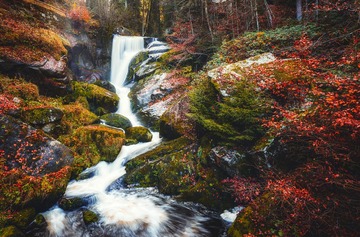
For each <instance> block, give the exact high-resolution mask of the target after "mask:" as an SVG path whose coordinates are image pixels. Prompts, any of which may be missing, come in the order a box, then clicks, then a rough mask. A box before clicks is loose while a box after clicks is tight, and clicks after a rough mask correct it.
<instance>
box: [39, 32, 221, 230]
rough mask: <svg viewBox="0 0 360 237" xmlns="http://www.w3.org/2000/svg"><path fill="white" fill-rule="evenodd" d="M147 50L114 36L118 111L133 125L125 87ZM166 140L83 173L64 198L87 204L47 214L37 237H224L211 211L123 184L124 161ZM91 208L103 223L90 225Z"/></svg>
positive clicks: (127, 150) (126, 149) (135, 40)
mask: <svg viewBox="0 0 360 237" xmlns="http://www.w3.org/2000/svg"><path fill="white" fill-rule="evenodd" d="M143 49H144V41H143V38H141V37H123V36H115V37H114V40H113V52H112V63H111V65H112V71H111V82H112V83H113V84H114V86H115V87H116V90H117V93H118V94H119V96H120V106H119V111H118V113H120V114H122V115H124V116H126V117H128V118H129V119H130V120H131V122H132V123H133V125H139V124H140V123H139V121H138V120H137V119H136V117H135V115H134V114H133V113H132V112H131V109H130V101H129V98H128V97H127V94H128V92H129V90H130V88H129V87H124V86H122V84H123V83H124V80H125V78H126V74H127V71H128V66H129V63H130V61H131V59H132V58H133V57H134V56H135V55H136V54H137V53H138V52H140V51H141V50H143ZM160 142H161V139H160V138H159V134H158V133H153V139H152V141H151V142H148V143H139V144H136V145H130V146H123V148H122V150H121V152H120V154H119V155H118V157H117V159H116V160H115V161H114V162H113V163H106V162H100V163H99V164H98V165H96V166H94V167H91V168H89V169H87V170H85V171H84V172H86V173H89V174H90V173H91V174H93V176H92V177H91V178H88V179H85V180H80V181H72V182H70V183H69V185H68V187H67V190H66V193H65V197H67V198H80V199H82V201H83V202H84V203H86V204H87V205H84V206H82V207H81V208H79V209H77V210H74V211H64V210H62V209H61V208H59V207H58V206H55V207H54V208H52V210H50V211H48V212H45V213H43V215H44V217H45V218H46V221H47V224H48V226H47V229H46V230H45V231H44V232H43V233H41V234H42V235H37V236H50V237H60V236H89V237H91V236H109V237H112V236H114V237H121V236H123V237H166V236H168V237H173V236H174V237H175V236H178V237H185V236H189V237H190V236H194V237H195V236H219V233H221V224H220V223H219V222H218V220H217V219H216V218H212V217H209V216H210V215H209V213H210V212H208V211H206V210H205V209H204V208H201V207H199V206H197V205H195V204H189V203H188V204H180V203H177V202H175V201H174V200H172V199H171V198H169V197H166V196H163V195H160V194H158V193H157V191H156V189H154V188H127V187H124V185H123V184H122V177H123V176H124V175H125V173H126V172H125V163H126V161H128V160H129V159H132V158H134V157H136V156H137V155H139V154H141V153H144V152H146V151H148V150H150V149H152V148H154V147H155V146H157V145H158V144H159V143H160ZM84 210H90V211H92V212H94V213H96V214H97V215H98V216H99V220H98V221H96V222H94V223H91V224H85V222H84V220H83V211H84Z"/></svg>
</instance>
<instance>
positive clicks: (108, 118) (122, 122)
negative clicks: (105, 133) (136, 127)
mask: <svg viewBox="0 0 360 237" xmlns="http://www.w3.org/2000/svg"><path fill="white" fill-rule="evenodd" d="M100 119H101V120H102V121H103V122H104V123H105V124H106V125H109V126H113V127H117V128H122V129H124V130H125V129H127V128H130V127H132V124H131V121H130V120H129V119H128V118H127V117H125V116H123V115H121V114H104V115H103V116H101V117H100Z"/></svg>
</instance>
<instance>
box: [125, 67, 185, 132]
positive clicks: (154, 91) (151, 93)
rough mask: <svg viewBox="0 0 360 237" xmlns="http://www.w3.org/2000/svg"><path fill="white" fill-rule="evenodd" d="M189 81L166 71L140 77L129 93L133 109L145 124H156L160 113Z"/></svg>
mask: <svg viewBox="0 0 360 237" xmlns="http://www.w3.org/2000/svg"><path fill="white" fill-rule="evenodd" d="M189 81H190V79H189V78H186V77H181V78H179V77H177V75H173V74H168V73H162V74H155V75H152V76H150V77H147V78H144V79H142V80H141V81H139V82H138V83H137V84H136V85H135V86H134V87H133V88H132V91H131V93H130V97H131V99H132V102H133V105H134V109H135V110H136V111H137V112H138V114H139V115H140V116H141V117H142V118H143V120H144V121H145V122H146V123H147V124H149V125H150V126H154V125H155V126H156V123H157V121H158V120H159V118H160V117H161V115H162V114H163V113H164V112H165V111H166V110H167V109H168V108H169V107H170V106H171V105H172V104H173V103H174V102H175V101H176V100H178V99H179V98H180V97H181V96H182V95H183V94H184V93H185V87H184V86H185V85H186V84H187V83H189Z"/></svg>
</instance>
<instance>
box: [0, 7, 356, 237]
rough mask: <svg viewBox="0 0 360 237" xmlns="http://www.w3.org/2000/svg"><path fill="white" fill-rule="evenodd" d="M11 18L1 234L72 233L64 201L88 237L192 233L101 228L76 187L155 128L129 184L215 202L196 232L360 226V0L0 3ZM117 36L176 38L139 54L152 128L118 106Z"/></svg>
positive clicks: (2, 47) (142, 109)
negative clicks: (58, 223)
mask: <svg viewBox="0 0 360 237" xmlns="http://www.w3.org/2000/svg"><path fill="white" fill-rule="evenodd" d="M0 18H1V22H0V182H1V186H0V237H17V236H73V235H72V234H66V233H67V232H61V233H62V234H59V233H55V234H54V232H52V231H51V230H50V229H51V228H49V226H50V224H49V221H48V219H47V216H46V214H44V213H46V211H47V210H49V209H50V208H52V207H53V206H54V205H56V206H58V207H60V208H61V209H63V210H64V211H65V213H68V214H69V213H75V211H80V222H79V223H81V224H78V226H77V227H76V228H79V229H81V230H83V233H82V234H84V235H85V234H87V235H86V236H125V237H132V236H148V237H152V236H154V237H156V236H159V237H160V236H169V237H171V236H186V235H175V234H174V233H173V232H171V231H169V232H168V233H167V234H165V235H164V234H163V233H162V232H156V233H157V234H154V235H150V234H146V233H147V232H141V231H144V230H143V229H146V228H147V226H148V225H149V226H150V224H148V223H145V224H143V226H142V227H141V228H140V230H141V231H140V230H138V232H136V231H135V232H134V233H137V234H136V235H135V234H133V235H131V234H124V233H125V232H121V233H122V234H123V235H120V234H119V233H120V232H116V231H119V230H115V229H116V228H115V229H111V231H108V233H103V234H99V233H100V232H96V231H99V229H101V228H102V229H104V230H108V229H106V228H107V227H106V226H105V224H104V219H102V218H103V217H102V215H101V213H100V211H99V209H92V208H91V206H90V205H89V203H90V201H89V200H88V199H89V197H81V198H78V197H75V198H73V197H70V196H66V195H64V194H65V192H67V191H66V190H67V186H68V185H69V182H70V181H71V180H77V181H78V180H86V179H91V178H92V176H94V174H91V173H89V172H88V173H87V172H86V171H88V170H91V168H90V167H93V166H95V165H97V164H100V163H102V162H107V163H111V162H114V161H115V160H116V157H117V155H118V154H119V152H120V151H121V150H124V149H125V148H124V147H127V146H131V145H133V144H139V143H146V142H151V140H153V141H154V139H155V138H154V135H153V133H152V132H154V131H155V132H158V133H159V135H160V137H161V139H162V140H161V142H159V144H157V146H156V147H155V146H154V147H153V149H152V150H149V151H146V152H144V153H142V154H140V155H137V156H136V157H134V158H131V159H129V160H126V164H124V166H125V168H124V169H126V174H125V175H124V176H123V177H121V181H119V182H121V183H122V184H121V185H123V186H122V187H126V188H128V190H132V188H135V189H136V188H138V189H146V188H148V187H155V188H156V190H157V192H158V193H159V194H156V195H166V196H167V197H171V198H173V199H174V200H176V201H177V202H179V203H196V204H198V205H200V206H201V207H198V209H196V208H193V207H191V208H193V209H196V211H197V212H196V213H198V212H199V213H201V214H204V213H205V212H206V213H208V212H209V213H211V214H209V216H211V218H213V217H214V220H216V221H215V222H216V223H218V224H213V222H211V221H209V222H208V223H207V224H205V225H206V226H208V227H209V226H210V227H209V231H208V232H206V231H205V232H206V233H209V234H208V235H202V234H200V233H202V232H201V231H200V229H199V230H198V231H199V232H198V234H194V235H193V236H199V237H200V236H214V237H215V236H219V237H220V236H229V237H240V236H244V237H253V236H279V237H281V236H288V237H292V236H299V237H300V236H304V237H315V236H316V237H317V236H319V237H326V236H329V237H333V236H344V237H345V236H346V237H348V236H349V237H352V236H354V237H355V236H358V235H359V234H358V233H360V224H359V223H360V81H359V80H360V73H359V70H360V1H359V0H0ZM117 35H122V36H132V37H135V38H136V37H144V39H145V44H148V45H150V44H151V43H148V42H147V41H146V40H150V39H151V40H154V39H156V40H154V41H155V42H162V43H161V46H163V43H164V45H165V44H166V45H167V46H166V52H164V53H162V54H161V56H159V57H157V58H152V57H151V56H149V54H150V53H149V52H150V51H146V50H143V51H141V52H140V53H137V54H136V56H135V57H134V58H133V59H132V60H131V62H130V66H129V70H128V76H127V78H126V81H125V83H128V84H129V85H131V88H130V93H129V95H128V97H129V98H130V101H131V109H132V111H133V113H135V114H136V115H137V117H139V118H140V121H141V122H142V124H143V125H141V126H138V125H136V126H133V125H131V122H130V120H129V119H128V118H126V117H125V116H123V115H120V114H117V112H116V111H117V109H118V106H119V105H118V103H119V101H120V102H121V100H122V99H119V95H118V94H117V92H118V85H113V84H112V80H111V79H110V78H111V76H110V75H111V70H112V67H114V65H112V61H111V60H112V58H111V57H112V54H111V52H112V50H113V48H114V46H113V45H112V41H113V39H114V37H115V36H117ZM115 67H116V65H115ZM120 106H121V105H120ZM84 170H85V172H83V171H84ZM119 180H120V178H119ZM116 182H117V181H116ZM114 183H115V182H114ZM70 184H71V182H70ZM112 185H113V184H112ZM108 188H109V187H108ZM107 190H108V189H107ZM109 192H110V191H109ZM129 192H130V191H129ZM86 198H88V199H86ZM164 199H165V198H164ZM138 205H141V204H138ZM234 207H237V208H238V209H237V210H238V211H237V212H236V213H235V217H234V219H233V220H232V221H231V222H230V223H228V222H226V221H223V220H221V218H220V214H221V213H223V212H224V211H225V210H231V209H232V208H234ZM191 208H189V209H191ZM202 208H203V209H202ZM199 210H200V211H199ZM203 210H207V211H203ZM73 211H74V212H73ZM189 213H190V212H189ZM144 215H145V214H144ZM74 216H75V214H74ZM189 216H192V215H190V214H189ZM211 218H210V219H211ZM73 219H76V218H75V217H73ZM211 220H212V219H211ZM180 222H181V221H179V223H180ZM215 222H214V223H215ZM179 223H178V224H179ZM219 223H220V224H219ZM103 225H104V226H105V227H104V226H103ZM139 225H140V224H139ZM73 226H75V224H74V225H73ZM79 226H80V227H79ZM99 226H100V227H99ZM179 226H180V224H179ZM74 228H75V227H74ZM76 228H75V229H76ZM96 228H99V229H96ZM109 228H110V227H109ZM111 228H114V227H113V226H112V227H111ZM179 228H180V227H179ZM195 229H196V228H195ZM196 230H197V229H196ZM105 232H106V231H105ZM68 233H70V232H68ZM89 233H90V234H89ZM144 233H145V234H144ZM159 233H162V234H159ZM210 233H211V234H210ZM106 234H108V235H106ZM76 236H77V235H76ZM79 236H81V235H79ZM191 236H192V235H191Z"/></svg>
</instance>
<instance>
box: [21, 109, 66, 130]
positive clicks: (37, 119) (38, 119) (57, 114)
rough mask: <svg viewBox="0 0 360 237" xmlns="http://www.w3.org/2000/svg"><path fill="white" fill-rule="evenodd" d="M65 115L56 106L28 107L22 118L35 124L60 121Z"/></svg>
mask: <svg viewBox="0 0 360 237" xmlns="http://www.w3.org/2000/svg"><path fill="white" fill-rule="evenodd" d="M63 116H64V113H63V111H62V110H61V109H58V108H55V107H45V108H33V109H26V110H24V111H22V113H21V118H22V120H24V121H25V122H27V123H29V124H32V125H35V126H36V125H45V124H48V123H54V122H59V121H60V120H61V119H62V117H63Z"/></svg>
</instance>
